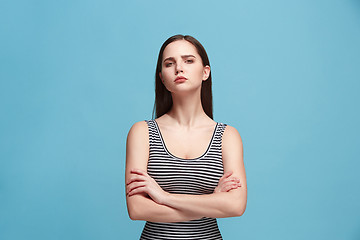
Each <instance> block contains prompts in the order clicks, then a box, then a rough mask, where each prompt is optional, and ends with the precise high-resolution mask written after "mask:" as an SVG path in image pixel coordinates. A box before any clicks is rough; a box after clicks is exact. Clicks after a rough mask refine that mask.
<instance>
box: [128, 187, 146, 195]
mask: <svg viewBox="0 0 360 240" xmlns="http://www.w3.org/2000/svg"><path fill="white" fill-rule="evenodd" d="M137 193H147V192H146V187H145V186H144V187H138V188H135V189H133V190H132V191H130V192H129V193H128V196H129V197H130V196H132V195H135V194H137Z"/></svg>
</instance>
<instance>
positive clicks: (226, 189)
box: [225, 184, 239, 192]
mask: <svg viewBox="0 0 360 240" xmlns="http://www.w3.org/2000/svg"><path fill="white" fill-rule="evenodd" d="M238 187H239V186H238V184H229V185H227V186H226V187H225V191H226V192H228V191H230V190H232V189H236V188H238Z"/></svg>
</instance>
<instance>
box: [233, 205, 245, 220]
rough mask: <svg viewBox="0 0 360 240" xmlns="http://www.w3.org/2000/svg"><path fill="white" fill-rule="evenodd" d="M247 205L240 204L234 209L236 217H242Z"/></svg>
mask: <svg viewBox="0 0 360 240" xmlns="http://www.w3.org/2000/svg"><path fill="white" fill-rule="evenodd" d="M245 209H246V206H242V204H239V206H238V207H237V208H236V209H235V210H234V212H233V214H234V215H235V216H234V217H240V216H242V215H243V214H244V213H245Z"/></svg>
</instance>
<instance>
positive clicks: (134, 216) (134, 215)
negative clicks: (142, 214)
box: [128, 210, 139, 220]
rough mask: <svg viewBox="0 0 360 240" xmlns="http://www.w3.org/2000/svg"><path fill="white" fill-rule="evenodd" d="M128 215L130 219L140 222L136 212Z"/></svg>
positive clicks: (129, 212) (130, 212)
mask: <svg viewBox="0 0 360 240" xmlns="http://www.w3.org/2000/svg"><path fill="white" fill-rule="evenodd" d="M128 215H129V218H130V219H131V220H139V219H138V216H137V215H136V214H135V212H134V211H130V210H129V211H128Z"/></svg>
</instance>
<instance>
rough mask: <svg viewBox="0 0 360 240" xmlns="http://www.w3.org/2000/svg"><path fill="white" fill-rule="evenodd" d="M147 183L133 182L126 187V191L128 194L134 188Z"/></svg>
mask: <svg viewBox="0 0 360 240" xmlns="http://www.w3.org/2000/svg"><path fill="white" fill-rule="evenodd" d="M145 185H146V182H133V183H131V184H129V185H128V186H127V187H126V193H127V194H128V193H129V192H131V191H132V190H134V189H136V188H138V187H144V186H145Z"/></svg>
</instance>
